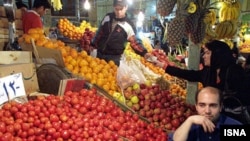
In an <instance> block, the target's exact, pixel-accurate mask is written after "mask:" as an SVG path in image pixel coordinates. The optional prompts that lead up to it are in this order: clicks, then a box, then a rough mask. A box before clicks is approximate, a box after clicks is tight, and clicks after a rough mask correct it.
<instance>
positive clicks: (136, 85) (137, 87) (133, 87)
mask: <svg viewBox="0 0 250 141" xmlns="http://www.w3.org/2000/svg"><path fill="white" fill-rule="evenodd" d="M132 89H133V90H138V89H140V85H139V84H138V83H135V84H134V85H133V86H132Z"/></svg>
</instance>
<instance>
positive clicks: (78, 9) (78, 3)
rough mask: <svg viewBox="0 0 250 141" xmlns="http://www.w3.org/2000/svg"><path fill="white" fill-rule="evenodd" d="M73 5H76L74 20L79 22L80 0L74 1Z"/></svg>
mask: <svg viewBox="0 0 250 141" xmlns="http://www.w3.org/2000/svg"><path fill="white" fill-rule="evenodd" d="M75 4H76V5H75V7H76V20H77V21H78V22H80V2H79V0H76V2H75Z"/></svg>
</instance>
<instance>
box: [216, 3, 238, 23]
mask: <svg viewBox="0 0 250 141" xmlns="http://www.w3.org/2000/svg"><path fill="white" fill-rule="evenodd" d="M240 11H241V3H240V2H239V0H237V1H235V2H226V1H223V2H221V8H220V10H219V13H218V15H219V22H223V21H227V20H238V18H239V16H240Z"/></svg>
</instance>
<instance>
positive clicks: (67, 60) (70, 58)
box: [65, 56, 73, 63]
mask: <svg viewBox="0 0 250 141" xmlns="http://www.w3.org/2000/svg"><path fill="white" fill-rule="evenodd" d="M72 59H73V57H72V56H66V58H65V62H66V63H69V62H70V61H71V60H72Z"/></svg>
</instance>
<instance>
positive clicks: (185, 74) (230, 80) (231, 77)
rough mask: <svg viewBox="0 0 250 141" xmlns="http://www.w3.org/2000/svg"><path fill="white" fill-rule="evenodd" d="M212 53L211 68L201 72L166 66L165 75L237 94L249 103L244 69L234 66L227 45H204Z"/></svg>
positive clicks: (213, 43) (249, 96)
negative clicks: (218, 80) (218, 78)
mask: <svg viewBox="0 0 250 141" xmlns="http://www.w3.org/2000/svg"><path fill="white" fill-rule="evenodd" d="M205 46H206V47H207V48H208V49H209V50H211V51H212V55H211V66H209V67H207V66H205V67H204V68H203V69H202V70H184V69H180V68H177V67H174V66H168V67H167V68H166V70H165V71H166V73H168V74H170V75H173V76H176V77H180V78H183V79H185V80H188V81H191V82H201V83H202V84H203V86H213V87H216V88H218V89H220V90H221V91H224V89H225V88H226V86H225V84H227V89H229V90H230V91H234V92H236V93H237V95H238V96H239V98H240V99H242V101H243V102H244V103H249V102H248V101H249V100H248V99H249V98H250V93H249V90H248V89H249V88H247V87H246V86H245V85H247V83H246V82H245V78H246V76H245V72H244V69H243V68H242V67H241V66H239V65H237V64H236V59H235V58H234V57H233V56H232V52H231V50H230V48H229V47H228V45H227V44H225V43H224V42H221V41H216V40H215V41H212V42H209V43H207V44H206V45H205ZM218 68H219V69H220V73H219V77H220V82H218V83H217V82H216V81H217V79H216V77H217V74H216V69H218Z"/></svg>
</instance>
